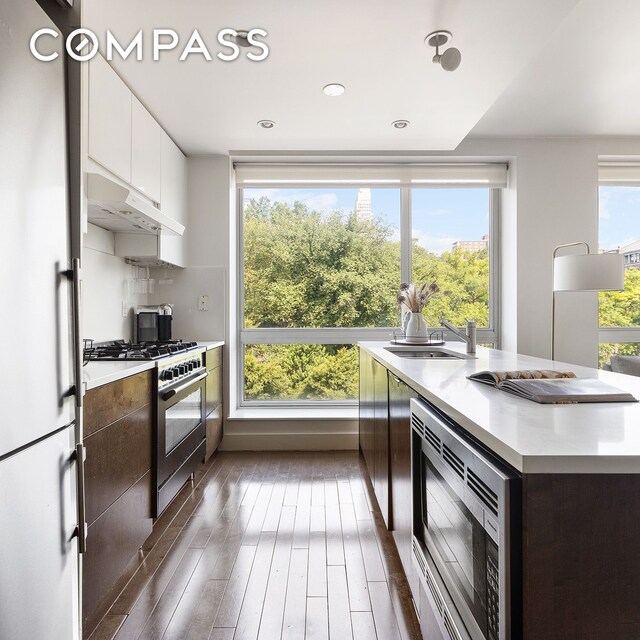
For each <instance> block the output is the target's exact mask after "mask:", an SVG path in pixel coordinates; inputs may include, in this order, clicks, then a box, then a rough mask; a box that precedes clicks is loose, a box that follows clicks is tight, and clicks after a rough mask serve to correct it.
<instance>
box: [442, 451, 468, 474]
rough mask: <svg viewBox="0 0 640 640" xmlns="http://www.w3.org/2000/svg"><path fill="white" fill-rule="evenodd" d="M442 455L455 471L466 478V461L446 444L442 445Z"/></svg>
mask: <svg viewBox="0 0 640 640" xmlns="http://www.w3.org/2000/svg"><path fill="white" fill-rule="evenodd" d="M442 457H443V458H444V461H445V462H446V463H447V464H448V465H449V466H450V467H451V468H452V469H453V470H454V472H455V473H457V474H458V475H459V476H460V477H461V478H462V479H463V480H464V462H462V460H460V458H459V457H458V456H457V455H456V454H455V453H453V451H451V449H449V447H448V446H447V445H446V444H444V445H442Z"/></svg>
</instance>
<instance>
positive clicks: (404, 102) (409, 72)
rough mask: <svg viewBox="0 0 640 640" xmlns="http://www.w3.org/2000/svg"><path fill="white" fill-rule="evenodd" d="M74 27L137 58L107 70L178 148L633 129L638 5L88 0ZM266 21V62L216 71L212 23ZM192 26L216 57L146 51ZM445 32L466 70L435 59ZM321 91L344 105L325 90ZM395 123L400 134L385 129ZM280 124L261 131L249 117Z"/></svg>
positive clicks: (420, 142) (618, 0)
mask: <svg viewBox="0 0 640 640" xmlns="http://www.w3.org/2000/svg"><path fill="white" fill-rule="evenodd" d="M83 11H84V24H85V26H86V27H88V28H91V29H93V30H95V31H96V32H97V33H98V34H102V33H104V30H105V29H107V28H108V29H110V30H111V31H112V32H113V33H114V34H115V35H116V37H117V38H118V39H119V40H120V41H121V42H123V43H125V42H127V41H128V40H129V39H130V38H131V37H132V36H133V35H134V34H135V33H136V32H137V31H138V30H139V29H143V30H144V32H145V53H144V60H143V61H142V62H137V61H135V60H128V61H126V62H122V61H121V60H119V59H116V60H115V61H114V62H113V65H114V67H115V68H116V70H117V71H118V73H120V75H121V76H122V77H123V78H124V80H125V81H126V82H127V84H128V85H129V86H130V87H131V88H132V90H133V91H134V92H135V93H136V94H137V95H138V97H139V98H140V99H141V100H142V101H143V102H144V103H145V104H146V105H147V107H148V108H149V110H150V111H151V112H152V113H153V114H154V115H155V116H156V118H157V119H158V120H159V121H160V123H161V124H162V125H163V126H164V127H165V129H167V131H168V132H169V133H170V134H171V135H172V137H173V138H174V139H175V141H176V142H177V143H178V144H179V145H180V146H181V147H182V148H183V150H184V151H185V152H186V153H188V154H205V153H224V152H227V151H229V150H238V151H240V150H252V151H260V150H273V151H275V150H292V151H293V150H334V151H340V150H362V151H366V150H380V151H385V150H395V151H401V150H407V151H409V150H439V149H454V148H455V147H456V146H457V145H458V144H459V143H460V142H461V141H462V140H463V139H464V138H465V137H466V136H467V135H469V134H471V135H474V136H476V135H482V136H507V135H509V136H512V135H637V134H639V133H640V109H637V108H636V106H637V104H638V98H640V73H639V70H640V67H639V65H638V63H639V62H640V46H639V45H638V44H637V40H638V38H637V36H638V33H639V31H638V26H637V25H638V24H640V1H638V0H482V1H479V0H403V1H402V2H389V0H323V1H320V0H316V1H315V2H312V1H311V0H306V1H304V2H296V3H292V2H287V1H286V0H243V1H242V2H238V1H237V0H218V1H211V0H185V1H183V2H175V0H171V1H169V0H137V1H136V2H131V0H109V2H105V1H104V0H84V2H83ZM225 27H232V28H236V29H249V28H254V27H261V28H264V29H265V30H266V31H267V32H268V36H267V38H266V39H265V40H266V41H267V43H268V44H269V47H270V51H271V53H270V55H269V57H268V58H267V60H265V61H263V62H258V63H256V62H250V61H248V60H246V59H244V58H243V59H239V60H236V61H234V62H228V63H225V62H222V61H220V60H218V59H217V58H215V53H216V52H217V51H218V50H220V47H219V46H218V45H217V40H216V38H217V33H218V31H219V30H220V29H222V28H225ZM154 28H172V29H175V30H176V31H178V33H179V34H180V35H181V41H182V42H183V43H186V39H187V38H188V36H189V35H190V34H191V32H192V31H193V29H195V28H197V29H198V30H199V32H200V33H201V35H202V36H203V38H204V39H205V40H206V42H207V44H208V45H209V47H210V49H211V52H212V54H213V55H214V59H213V61H211V62H206V61H204V60H203V59H201V58H200V57H198V56H191V57H189V59H188V60H187V61H184V62H179V61H178V57H179V49H178V52H168V53H163V54H162V58H161V60H160V62H154V61H153V60H152V59H151V55H150V43H151V31H152V30H153V29H154ZM435 29H448V30H450V31H452V32H453V36H454V38H453V41H452V43H451V44H452V46H457V47H458V48H459V49H460V50H461V51H462V56H463V57H462V64H461V66H460V68H459V69H458V70H457V71H455V72H454V73H448V72H445V71H444V70H442V69H441V68H440V67H439V66H437V65H434V64H433V63H432V62H431V55H432V53H433V50H431V49H429V48H427V47H426V46H425V45H424V43H423V41H424V37H425V36H426V35H427V33H429V32H430V31H433V30H435ZM328 82H341V83H342V84H344V85H345V86H346V87H347V91H346V93H345V94H344V96H342V97H340V98H329V97H327V96H325V95H324V94H323V93H322V87H323V85H325V84H327V83H328ZM400 118H404V119H408V120H410V121H411V126H410V127H409V128H407V129H404V130H396V129H394V128H392V127H391V126H390V123H391V122H392V121H393V120H397V119H400ZM261 119H271V120H274V121H275V122H276V123H277V126H276V127H275V128H274V129H272V130H264V129H261V128H259V127H258V126H256V123H257V121H258V120H261Z"/></svg>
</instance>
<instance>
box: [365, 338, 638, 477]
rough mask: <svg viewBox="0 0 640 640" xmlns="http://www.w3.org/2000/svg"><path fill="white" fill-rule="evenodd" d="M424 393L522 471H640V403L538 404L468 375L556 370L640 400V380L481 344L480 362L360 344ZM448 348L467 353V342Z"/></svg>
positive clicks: (379, 344) (448, 344)
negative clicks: (418, 355) (599, 382)
mask: <svg viewBox="0 0 640 640" xmlns="http://www.w3.org/2000/svg"><path fill="white" fill-rule="evenodd" d="M359 346H360V348H361V349H364V350H365V351H366V352H368V353H369V354H371V356H373V358H375V359H376V360H377V361H378V362H380V363H381V364H382V365H384V366H385V368H386V369H387V370H389V371H391V372H392V373H393V374H394V375H396V376H398V377H399V378H400V379H401V380H403V381H404V382H406V383H407V384H408V385H409V386H410V387H411V388H413V389H414V390H415V391H417V392H418V393H419V394H420V395H421V396H422V397H423V398H425V399H426V400H428V401H429V402H432V403H433V404H434V405H435V406H436V407H438V408H439V409H441V410H442V411H443V412H444V413H446V414H447V415H448V416H450V417H451V418H452V419H453V420H455V421H456V422H457V423H458V424H459V425H460V426H461V427H463V428H464V429H465V430H466V431H468V432H469V434H471V435H472V436H473V437H474V438H476V439H477V440H478V441H480V442H481V443H483V444H484V445H486V446H487V447H488V448H489V449H491V450H492V451H493V452H495V453H496V454H497V455H498V456H499V457H500V458H502V459H503V460H505V461H506V462H507V463H509V464H510V465H511V466H512V467H513V468H514V469H516V470H517V471H520V472H521V473H640V403H637V402H633V403H629V402H620V403H611V402H608V403H591V404H589V403H585V404H576V405H567V404H563V405H540V404H538V403H536V402H532V401H530V400H525V399H522V398H518V397H516V396H513V395H511V394H509V393H505V392H504V391H499V390H497V389H494V388H493V387H490V386H488V385H484V384H481V383H479V382H474V381H472V380H468V379H467V376H469V375H471V374H472V373H476V372H478V371H485V370H490V371H514V370H517V369H556V370H560V371H573V372H574V373H575V374H576V376H578V377H580V378H598V379H600V380H602V381H603V382H606V383H607V384H610V385H612V386H614V387H618V388H619V389H622V390H624V391H628V392H630V393H631V394H633V395H634V396H635V397H636V398H638V399H640V378H636V377H633V376H626V375H623V374H619V373H612V372H610V371H600V370H598V369H591V368H589V367H581V366H577V365H573V364H568V363H564V362H554V361H552V360H545V359H543V358H533V357H531V356H523V355H519V354H516V353H510V352H507V351H499V350H497V349H486V348H484V347H478V350H477V353H476V354H475V356H476V358H475V359H465V360H458V359H455V358H433V359H420V358H403V357H400V356H398V355H395V354H394V353H392V352H390V351H387V350H386V347H390V346H391V345H390V344H389V343H388V342H362V343H359ZM445 348H446V349H447V350H450V351H452V352H458V353H460V354H461V355H463V356H466V355H467V354H465V351H464V348H465V347H464V345H463V344H462V343H459V342H450V343H446V345H445Z"/></svg>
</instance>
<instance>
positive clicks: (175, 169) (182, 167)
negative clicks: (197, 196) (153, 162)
mask: <svg viewBox="0 0 640 640" xmlns="http://www.w3.org/2000/svg"><path fill="white" fill-rule="evenodd" d="M160 157H161V160H162V174H161V175H162V180H161V182H160V186H161V190H160V206H161V208H162V212H163V213H164V214H166V215H168V216H169V217H170V218H173V219H174V220H177V221H178V222H180V223H181V224H184V225H186V212H187V159H186V158H185V156H184V154H183V153H182V151H180V149H179V148H178V147H177V146H176V145H175V144H174V142H173V140H171V138H170V137H169V136H168V135H167V134H166V133H165V132H164V131H162V152H161V154H160Z"/></svg>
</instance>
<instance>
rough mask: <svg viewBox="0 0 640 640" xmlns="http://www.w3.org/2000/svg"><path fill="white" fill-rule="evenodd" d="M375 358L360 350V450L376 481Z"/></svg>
mask: <svg viewBox="0 0 640 640" xmlns="http://www.w3.org/2000/svg"><path fill="white" fill-rule="evenodd" d="M373 362H374V361H373V358H372V357H371V356H370V355H369V354H368V353H367V352H366V351H363V350H362V349H360V405H359V411H360V416H359V417H360V422H359V436H360V437H359V440H360V450H361V451H362V455H363V457H364V461H365V463H366V465H367V471H368V472H369V478H370V479H371V482H372V483H373V481H374V474H375V467H374V457H373V451H374V417H373V406H374V395H373Z"/></svg>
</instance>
